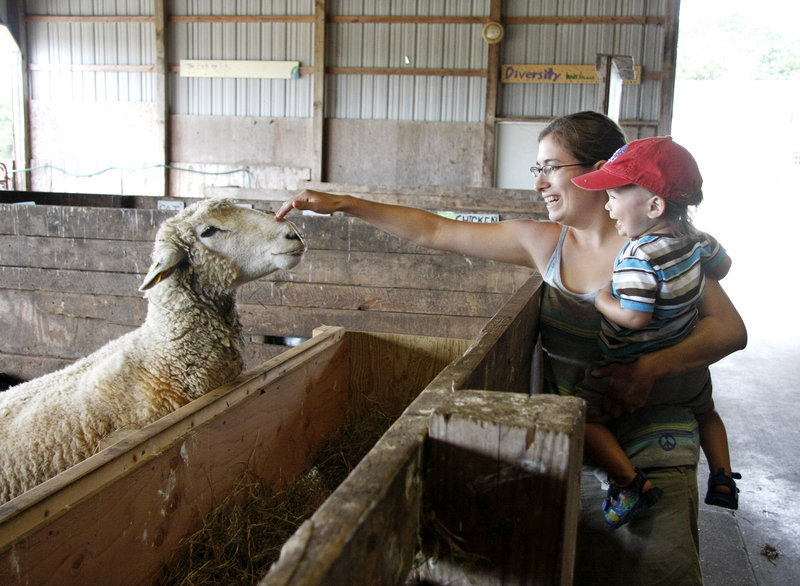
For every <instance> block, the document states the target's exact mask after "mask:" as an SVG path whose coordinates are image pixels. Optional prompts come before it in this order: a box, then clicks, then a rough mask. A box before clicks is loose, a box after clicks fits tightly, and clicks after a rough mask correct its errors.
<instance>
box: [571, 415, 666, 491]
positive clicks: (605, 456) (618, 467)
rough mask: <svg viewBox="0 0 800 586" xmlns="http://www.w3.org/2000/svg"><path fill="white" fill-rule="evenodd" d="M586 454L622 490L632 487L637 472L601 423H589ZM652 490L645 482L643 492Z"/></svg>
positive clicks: (587, 426)
mask: <svg viewBox="0 0 800 586" xmlns="http://www.w3.org/2000/svg"><path fill="white" fill-rule="evenodd" d="M584 439H585V444H586V445H585V446H584V450H585V451H586V454H587V455H588V456H589V457H590V458H591V459H592V460H594V461H595V462H596V463H597V464H598V465H599V466H601V467H602V468H603V469H604V470H605V471H606V472H607V473H608V475H609V476H610V477H611V479H612V480H613V481H614V483H615V484H616V485H617V486H619V487H620V488H624V487H626V486H628V485H630V484H631V483H632V482H633V481H634V479H635V478H636V470H635V469H634V467H633V464H631V461H630V460H629V459H628V456H627V455H626V454H625V451H624V450H623V449H622V447H621V446H620V445H619V442H618V441H617V438H616V437H615V436H614V434H613V433H611V431H609V429H608V428H607V427H606V426H605V425H603V424H601V423H587V424H586V432H585V435H584ZM650 488H652V485H651V483H650V481H649V480H648V481H647V482H645V484H644V486H643V489H642V492H647V491H648V490H650Z"/></svg>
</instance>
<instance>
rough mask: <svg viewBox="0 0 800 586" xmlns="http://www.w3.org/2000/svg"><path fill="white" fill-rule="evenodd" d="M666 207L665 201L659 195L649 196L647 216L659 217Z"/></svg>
mask: <svg viewBox="0 0 800 586" xmlns="http://www.w3.org/2000/svg"><path fill="white" fill-rule="evenodd" d="M666 209H667V202H666V200H664V198H663V197H661V196H660V195H654V196H653V197H651V198H650V207H649V208H648V209H647V217H649V218H651V219H655V218H660V217H661V215H662V214H663V213H664V211H665V210H666Z"/></svg>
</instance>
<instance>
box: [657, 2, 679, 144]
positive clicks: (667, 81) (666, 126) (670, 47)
mask: <svg viewBox="0 0 800 586" xmlns="http://www.w3.org/2000/svg"><path fill="white" fill-rule="evenodd" d="M680 11H681V2H680V0H667V2H666V14H665V15H664V59H663V60H662V62H661V107H660V109H659V114H658V134H659V135H660V136H665V135H668V134H670V133H671V132H672V110H673V102H674V100H675V75H676V69H677V55H678V18H679V17H680Z"/></svg>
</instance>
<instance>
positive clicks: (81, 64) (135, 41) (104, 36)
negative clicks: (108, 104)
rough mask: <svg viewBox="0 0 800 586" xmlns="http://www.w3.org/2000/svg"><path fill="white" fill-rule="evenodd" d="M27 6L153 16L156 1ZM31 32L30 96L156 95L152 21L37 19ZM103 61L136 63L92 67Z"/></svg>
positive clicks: (145, 98)
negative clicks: (114, 68)
mask: <svg viewBox="0 0 800 586" xmlns="http://www.w3.org/2000/svg"><path fill="white" fill-rule="evenodd" d="M25 9H26V13H27V15H28V16H45V15H58V16H76V17H78V16H81V17H82V16H152V14H153V2H152V0H142V1H138V0H137V1H134V0H129V1H127V2H124V1H116V2H115V1H111V0H105V1H98V2H90V1H74V0H72V1H66V2H65V1H63V0H32V1H28V2H26V3H25ZM27 34H28V40H29V42H28V52H29V53H28V61H29V63H30V97H31V99H34V100H77V101H90V102H91V101H98V102H101V101H112V102H129V101H130V102H152V101H154V99H155V97H154V83H153V72H152V66H153V63H154V62H155V39H154V36H153V35H154V27H153V25H152V23H147V22H93V23H81V22H37V21H36V20H32V21H30V22H29V23H28V30H27ZM104 65H112V66H113V65H123V66H132V67H129V68H128V69H131V70H127V71H102V70H101V71H96V70H95V71H93V70H92V66H104ZM137 69H138V70H137Z"/></svg>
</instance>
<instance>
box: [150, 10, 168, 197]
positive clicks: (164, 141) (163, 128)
mask: <svg viewBox="0 0 800 586" xmlns="http://www.w3.org/2000/svg"><path fill="white" fill-rule="evenodd" d="M153 10H154V15H153V16H154V20H155V42H156V47H155V49H156V51H155V53H156V63H155V65H156V79H155V91H156V121H155V122H156V129H155V130H156V132H157V133H158V135H159V138H158V143H159V144H160V145H161V153H159V159H160V162H161V164H163V170H164V173H163V181H164V190H163V195H164V196H168V195H169V194H170V185H169V163H170V154H169V151H170V132H169V94H168V88H169V78H168V76H169V64H168V61H167V34H168V33H167V30H168V28H167V6H166V1H165V0H155V3H154V8H153Z"/></svg>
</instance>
